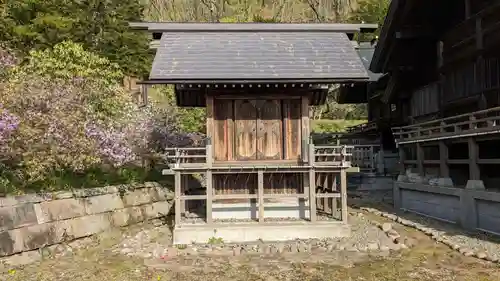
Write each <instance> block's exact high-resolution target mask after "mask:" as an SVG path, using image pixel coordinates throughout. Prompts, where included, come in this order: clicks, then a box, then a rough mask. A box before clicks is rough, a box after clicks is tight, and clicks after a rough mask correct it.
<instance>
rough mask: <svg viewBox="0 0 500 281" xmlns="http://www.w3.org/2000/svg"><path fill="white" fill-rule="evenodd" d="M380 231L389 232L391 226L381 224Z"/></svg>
mask: <svg viewBox="0 0 500 281" xmlns="http://www.w3.org/2000/svg"><path fill="white" fill-rule="evenodd" d="M381 229H382V231H384V232H388V231H389V230H391V229H392V224H390V223H388V222H386V223H383V224H382V227H381Z"/></svg>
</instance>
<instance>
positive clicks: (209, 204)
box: [205, 169, 214, 225]
mask: <svg viewBox="0 0 500 281" xmlns="http://www.w3.org/2000/svg"><path fill="white" fill-rule="evenodd" d="M205 178H206V181H207V182H206V187H207V202H206V207H207V212H206V213H207V224H209V225H210V224H213V222H214V221H213V216H212V203H213V183H214V180H213V176H212V170H210V169H208V170H207V172H206V173H205Z"/></svg>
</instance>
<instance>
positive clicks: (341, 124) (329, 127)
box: [311, 119, 366, 133]
mask: <svg viewBox="0 0 500 281" xmlns="http://www.w3.org/2000/svg"><path fill="white" fill-rule="evenodd" d="M362 123H366V120H342V119H339V120H326V119H323V120H313V121H312V122H311V128H312V131H313V132H315V133H338V132H345V130H346V129H347V127H351V126H356V125H359V124H362Z"/></svg>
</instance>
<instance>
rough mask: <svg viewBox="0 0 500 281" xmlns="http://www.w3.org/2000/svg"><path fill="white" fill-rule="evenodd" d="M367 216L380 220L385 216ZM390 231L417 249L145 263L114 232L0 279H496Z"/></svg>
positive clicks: (487, 268) (488, 267) (429, 244)
mask: <svg viewBox="0 0 500 281" xmlns="http://www.w3.org/2000/svg"><path fill="white" fill-rule="evenodd" d="M366 216H371V218H372V219H375V220H377V221H380V222H384V219H383V218H380V217H375V216H373V215H370V214H366ZM393 227H394V228H395V229H396V230H397V231H398V232H399V233H401V234H402V235H404V236H406V237H411V238H413V239H414V240H415V241H417V246H415V247H414V248H411V249H408V250H403V251H402V252H391V253H390V254H388V255H386V256H380V255H377V256H368V255H367V254H365V255H364V256H363V255H361V254H359V253H358V255H353V254H351V255H350V256H349V255H344V254H343V253H342V252H333V253H322V254H313V255H315V256H310V255H311V254H308V253H294V254H291V253H288V254H275V255H272V256H259V255H250V254H246V255H242V256H238V257H233V256H193V257H189V258H187V257H184V258H176V259H175V260H170V261H165V260H159V261H146V262H145V260H143V259H137V258H132V257H128V256H126V255H122V254H119V253H113V251H111V250H110V249H111V248H112V246H113V244H116V243H119V241H118V240H119V239H120V236H114V235H116V234H117V233H115V234H108V235H106V236H102V237H100V238H99V239H100V240H99V241H98V242H99V243H98V244H96V245H95V246H92V247H89V248H87V249H83V250H78V251H75V252H74V253H73V254H71V255H69V256H64V257H58V258H47V259H44V260H43V261H41V262H39V263H35V264H31V265H29V266H25V267H24V268H17V269H10V270H9V272H5V273H2V274H1V275H0V280H19V281H21V280H23V281H24V280H26V281H29V280H47V281H48V280H50V281H55V280H72V281H76V280H88V281H107V280H117V281H128V280H180V281H182V280H185V281H195V280H218V281H225V280H227V281H229V280H266V281H269V280H301V281H302V280H303V281H308V280H309V281H313V280H314V281H322V280H325V281H327V280H328V281H331V280H349V281H351V280H353V281H354V280H360V281H361V280H364V281H375V280H381V281H382V280H383V281H391V280H394V281H396V280H397V281H406V280H408V281H409V280H432V281H438V280H439V281H448V280H464V281H465V280H474V281H486V280H491V281H498V280H500V266H499V265H498V264H493V263H489V262H484V261H481V260H479V259H476V258H472V257H464V256H462V255H460V254H459V253H457V252H455V251H452V250H451V249H449V248H447V247H445V246H443V245H440V244H438V243H436V242H435V241H433V240H431V239H430V238H429V237H428V236H426V235H424V234H422V233H420V232H418V231H416V230H413V229H409V228H405V227H403V226H400V225H394V226H393ZM130 231H133V230H130ZM119 235H122V234H119ZM151 263H156V265H155V264H153V265H152V264H151Z"/></svg>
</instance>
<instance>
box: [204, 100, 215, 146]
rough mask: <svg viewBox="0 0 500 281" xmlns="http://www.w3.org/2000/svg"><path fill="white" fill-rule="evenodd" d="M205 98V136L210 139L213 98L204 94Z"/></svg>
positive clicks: (212, 122) (212, 120) (212, 128)
mask: <svg viewBox="0 0 500 281" xmlns="http://www.w3.org/2000/svg"><path fill="white" fill-rule="evenodd" d="M205 98H206V104H207V108H206V116H207V138H209V139H212V137H213V131H214V98H213V97H212V96H211V95H206V97H205ZM212 156H213V155H212Z"/></svg>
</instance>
